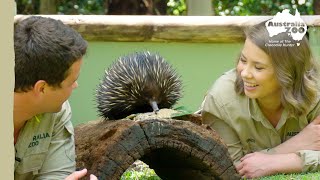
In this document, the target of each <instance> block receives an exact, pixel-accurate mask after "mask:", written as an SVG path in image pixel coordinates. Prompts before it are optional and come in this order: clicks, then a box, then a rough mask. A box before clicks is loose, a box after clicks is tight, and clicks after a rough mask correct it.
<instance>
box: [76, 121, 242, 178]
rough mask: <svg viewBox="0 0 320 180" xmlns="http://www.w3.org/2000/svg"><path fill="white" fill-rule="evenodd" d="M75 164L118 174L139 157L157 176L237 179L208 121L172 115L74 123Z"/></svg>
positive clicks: (107, 175)
mask: <svg viewBox="0 0 320 180" xmlns="http://www.w3.org/2000/svg"><path fill="white" fill-rule="evenodd" d="M75 139H76V154H77V159H76V161H77V168H87V169H88V171H89V173H88V174H91V173H92V174H95V175H97V176H98V177H99V179H110V180H111V179H120V177H121V175H122V174H123V173H124V172H125V171H126V170H127V169H128V167H129V166H130V165H131V164H133V163H134V162H135V161H136V160H138V159H140V160H142V161H143V162H145V163H146V164H148V165H149V166H150V168H152V169H154V170H155V172H156V173H157V174H158V176H159V177H160V178H162V179H200V180H201V179H239V178H240V177H239V176H238V174H237V172H236V170H235V168H234V166H233V163H232V160H231V158H230V157H229V154H228V151H227V148H226V146H225V144H224V143H223V142H222V141H221V139H220V138H219V136H218V135H217V134H216V132H215V131H213V130H211V129H210V128H209V127H208V126H205V125H202V126H199V125H196V124H194V123H192V122H189V121H183V120H173V119H148V120H139V121H133V120H126V119H124V120H118V121H102V120H100V121H92V122H89V123H87V124H82V125H80V126H77V127H76V128H75Z"/></svg>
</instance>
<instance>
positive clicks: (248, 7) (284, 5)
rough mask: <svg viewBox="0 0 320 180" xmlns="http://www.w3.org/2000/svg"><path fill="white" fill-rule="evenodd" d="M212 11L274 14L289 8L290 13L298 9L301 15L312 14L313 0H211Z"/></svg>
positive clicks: (227, 13)
mask: <svg viewBox="0 0 320 180" xmlns="http://www.w3.org/2000/svg"><path fill="white" fill-rule="evenodd" d="M212 2H213V6H214V13H215V14H216V15H221V16H226V15H227V16H228V15H231V16H233V15H240V16H245V15H275V14H276V13H277V12H281V11H282V10H283V9H289V10H290V12H291V13H294V12H295V9H298V11H299V12H300V14H301V15H312V14H313V8H312V3H313V0H261V1H256V0H236V1H223V0H213V1H212Z"/></svg>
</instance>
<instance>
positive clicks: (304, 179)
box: [259, 172, 320, 180]
mask: <svg viewBox="0 0 320 180" xmlns="http://www.w3.org/2000/svg"><path fill="white" fill-rule="evenodd" d="M318 179H320V172H315V173H305V174H287V175H284V174H279V175H273V176H267V177H263V178H260V179H259V180H318Z"/></svg>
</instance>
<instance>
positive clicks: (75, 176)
mask: <svg viewBox="0 0 320 180" xmlns="http://www.w3.org/2000/svg"><path fill="white" fill-rule="evenodd" d="M86 174H87V169H82V170H81V171H75V172H73V173H72V174H70V175H69V176H68V177H67V178H66V179H65V180H78V179H80V178H82V177H84V176H85V175H86ZM90 180H98V178H97V177H96V176H95V175H93V174H90Z"/></svg>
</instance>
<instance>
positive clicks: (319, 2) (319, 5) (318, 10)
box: [313, 0, 320, 15]
mask: <svg viewBox="0 0 320 180" xmlns="http://www.w3.org/2000/svg"><path fill="white" fill-rule="evenodd" d="M313 12H314V14H315V15H318V14H320V0H313Z"/></svg>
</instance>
